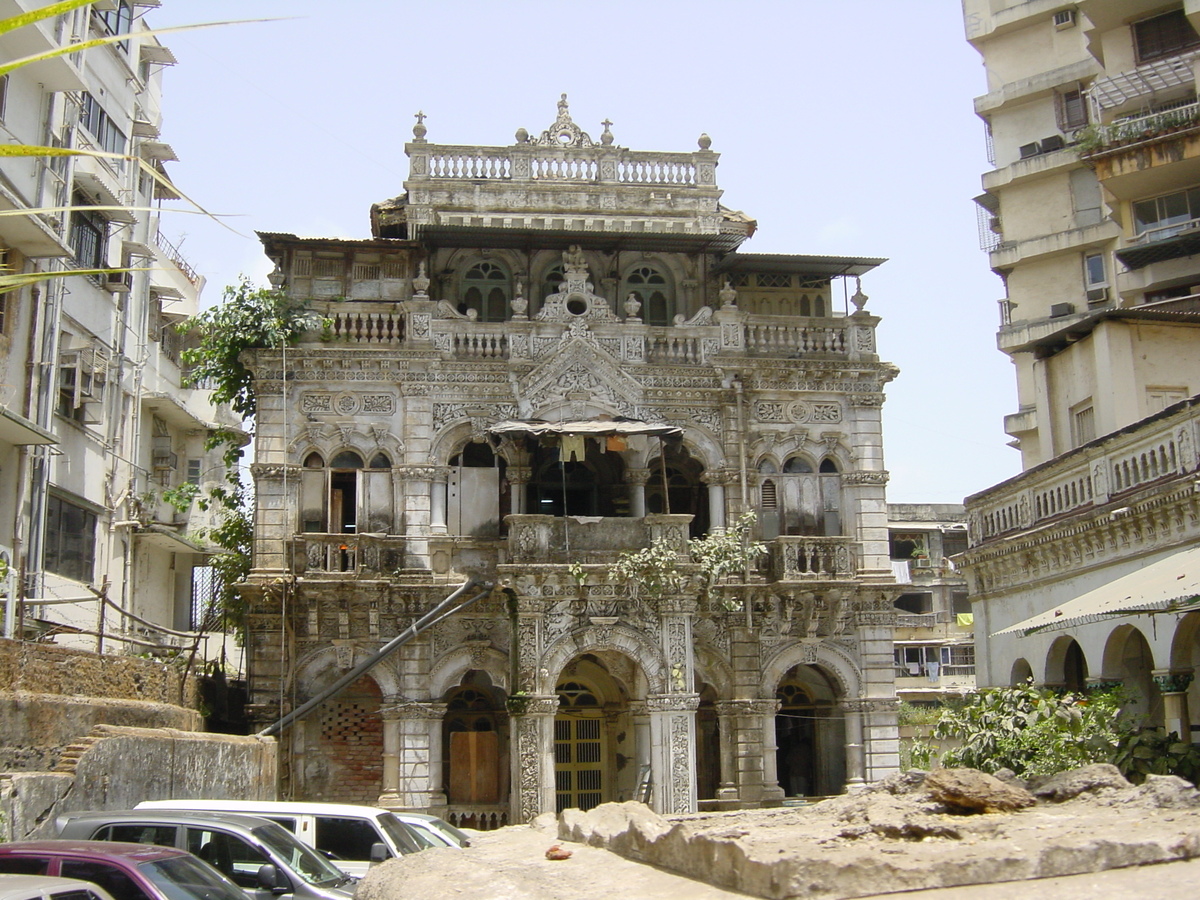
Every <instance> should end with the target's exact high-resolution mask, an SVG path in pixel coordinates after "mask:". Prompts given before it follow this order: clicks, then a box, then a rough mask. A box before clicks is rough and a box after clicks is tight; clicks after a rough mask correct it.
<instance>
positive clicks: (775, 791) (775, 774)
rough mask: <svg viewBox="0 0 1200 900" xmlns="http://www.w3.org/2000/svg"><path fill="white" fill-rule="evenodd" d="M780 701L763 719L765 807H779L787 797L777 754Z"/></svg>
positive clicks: (763, 786)
mask: <svg viewBox="0 0 1200 900" xmlns="http://www.w3.org/2000/svg"><path fill="white" fill-rule="evenodd" d="M779 705H780V704H779V701H778V700H776V701H775V702H774V703H773V704H772V705H771V707H770V712H766V713H765V714H764V715H763V716H762V719H761V722H762V769H763V774H762V797H761V799H762V803H763V806H778V805H779V802H780V801H782V800H783V798H784V797H785V796H786V794H785V793H784V790H783V788H781V787H780V786H779V763H778V760H777V759H776V757H775V753H776V751H777V750H779V742H778V740H777V739H776V736H775V716H776V714H777V713H778V712H779Z"/></svg>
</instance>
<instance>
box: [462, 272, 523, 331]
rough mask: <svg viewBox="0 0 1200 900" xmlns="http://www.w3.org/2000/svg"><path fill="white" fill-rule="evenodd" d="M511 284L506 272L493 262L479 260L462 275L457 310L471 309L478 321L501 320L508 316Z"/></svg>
mask: <svg viewBox="0 0 1200 900" xmlns="http://www.w3.org/2000/svg"><path fill="white" fill-rule="evenodd" d="M511 298H512V285H511V283H510V280H509V277H508V272H506V271H505V270H504V268H503V267H502V266H500V265H498V264H496V263H494V262H487V261H484V262H481V263H477V264H476V265H474V266H472V267H471V268H470V269H468V270H467V274H466V275H464V276H463V281H462V295H461V300H462V302H461V304H460V309H459V312H466V310H468V309H473V310H475V312H476V313H477V314H478V317H479V321H480V322H503V321H504V320H505V319H507V318H508V304H509V300H510V299H511Z"/></svg>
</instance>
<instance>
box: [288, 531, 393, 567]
mask: <svg viewBox="0 0 1200 900" xmlns="http://www.w3.org/2000/svg"><path fill="white" fill-rule="evenodd" d="M406 544H407V541H406V540H405V538H403V537H400V536H397V535H377V534H297V535H295V536H294V537H293V538H292V539H291V541H290V550H291V571H292V574H294V575H304V576H308V577H313V576H316V577H322V576H333V577H337V578H345V577H360V576H361V577H367V578H381V577H387V576H389V575H391V574H392V573H394V572H395V571H397V570H398V569H400V568H402V567H403V566H404V552H405V548H406Z"/></svg>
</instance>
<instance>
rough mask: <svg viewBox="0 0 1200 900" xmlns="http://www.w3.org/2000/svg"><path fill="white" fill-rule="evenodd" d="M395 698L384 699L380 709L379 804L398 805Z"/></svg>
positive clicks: (397, 728) (398, 783)
mask: <svg viewBox="0 0 1200 900" xmlns="http://www.w3.org/2000/svg"><path fill="white" fill-rule="evenodd" d="M395 703H396V700H395V699H391V700H389V701H386V702H385V703H384V705H383V708H382V709H381V710H380V714H381V717H382V718H383V784H382V785H380V787H381V793H380V795H379V805H380V806H383V807H389V808H391V807H399V806H400V714H399V712H398V711H397V710H396V707H395V705H394V704H395Z"/></svg>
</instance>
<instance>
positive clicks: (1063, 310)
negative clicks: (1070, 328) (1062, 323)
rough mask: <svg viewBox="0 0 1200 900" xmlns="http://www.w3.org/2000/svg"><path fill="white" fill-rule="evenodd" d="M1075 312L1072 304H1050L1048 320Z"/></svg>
mask: <svg viewBox="0 0 1200 900" xmlns="http://www.w3.org/2000/svg"><path fill="white" fill-rule="evenodd" d="M1073 312H1075V304H1074V303H1052V304H1050V318H1052V319H1057V318H1060V317H1062V316H1069V315H1071V313H1073Z"/></svg>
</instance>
